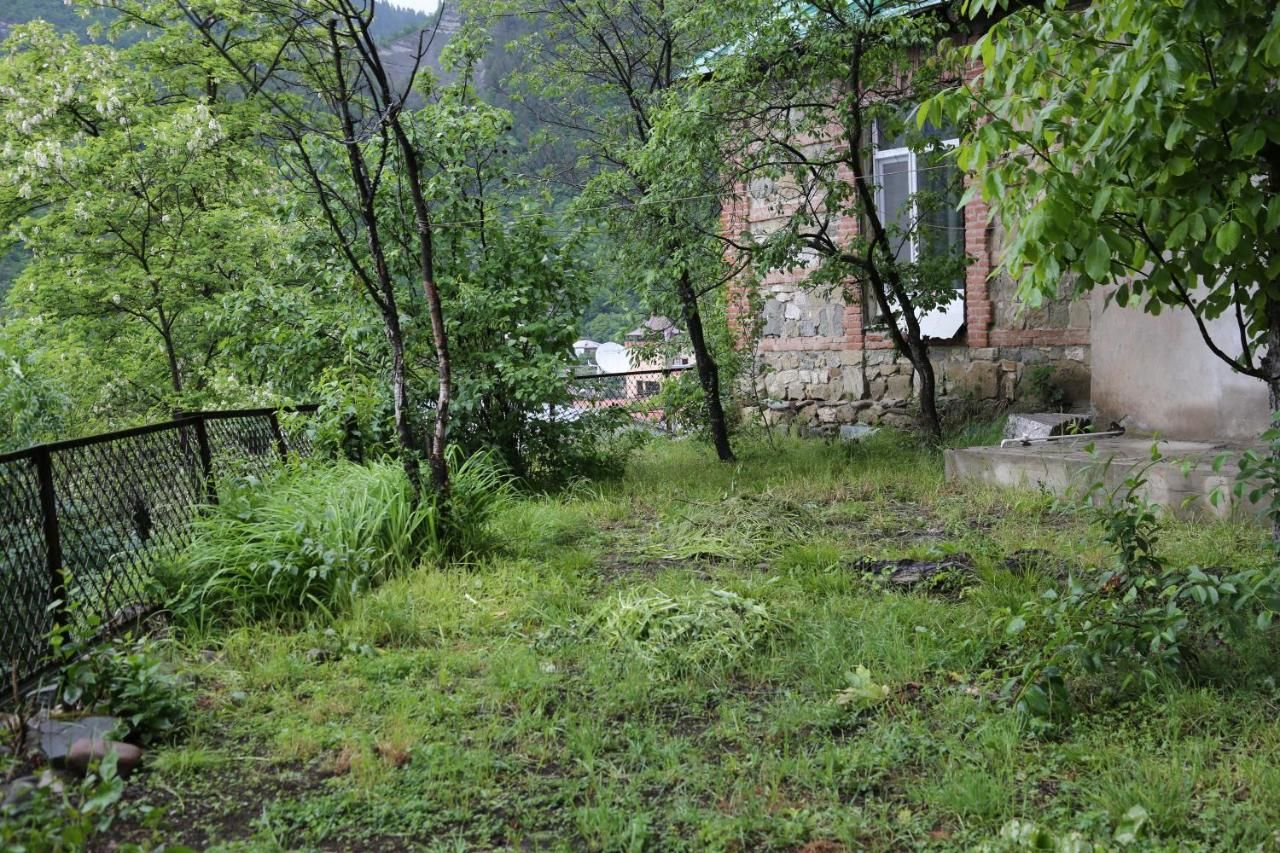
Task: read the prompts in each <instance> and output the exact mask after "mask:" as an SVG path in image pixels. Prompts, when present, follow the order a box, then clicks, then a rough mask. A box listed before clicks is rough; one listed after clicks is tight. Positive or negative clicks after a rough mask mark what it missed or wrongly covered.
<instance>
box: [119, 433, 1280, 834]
mask: <svg viewBox="0 0 1280 853" xmlns="http://www.w3.org/2000/svg"><path fill="white" fill-rule="evenodd" d="M741 457H742V459H741V462H740V463H739V464H737V465H733V466H726V465H721V464H719V463H717V462H715V461H714V459H713V458H712V456H711V455H710V453H709V452H708V451H707V450H706V449H705V448H703V447H701V446H699V445H696V444H692V443H657V444H654V445H652V446H650V447H649V448H647V449H645V450H643V451H641V452H640V453H639V454H638V455H637V456H636V457H635V459H634V461H633V463H632V464H631V465H630V467H629V469H628V472H627V474H626V476H625V478H624V479H623V480H621V481H618V482H614V483H605V484H593V483H584V484H582V485H581V486H579V487H577V488H573V489H570V490H568V491H567V492H566V493H564V494H561V495H558V496H555V497H551V498H542V499H524V500H520V501H518V502H516V503H514V504H513V505H511V506H510V507H508V508H506V509H505V510H503V512H502V514H501V515H500V517H499V519H498V521H497V523H496V524H495V527H494V530H493V536H494V539H493V548H492V550H491V551H490V552H489V553H488V554H487V555H486V556H484V557H483V558H479V559H477V560H476V561H475V562H473V563H472V564H469V565H465V566H455V567H451V568H448V569H443V570H436V569H431V568H421V569H418V570H416V571H413V572H411V573H409V574H407V575H404V576H402V577H400V578H398V579H396V580H394V581H392V582H390V583H388V584H386V585H385V586H383V587H381V588H380V589H378V590H376V591H374V592H372V593H370V594H368V595H366V596H363V597H361V598H360V599H359V600H358V601H357V602H356V604H355V606H354V608H353V610H352V611H351V612H350V613H348V614H345V615H344V616H342V617H340V618H338V619H336V620H334V621H324V620H320V619H317V620H316V623H315V624H314V626H313V627H311V628H308V629H306V630H302V631H297V632H282V631H281V630H280V629H278V628H273V627H270V626H266V625H260V626H257V627H252V628H247V629H241V630H238V631H235V632H232V633H218V634H214V635H211V636H209V637H207V638H203V640H201V641H192V642H191V643H190V644H189V645H188V648H189V651H188V652H187V653H186V657H185V659H184V661H183V667H184V668H185V669H187V670H189V671H190V673H191V675H192V677H193V678H194V679H195V683H196V688H197V693H198V707H199V709H200V710H199V711H198V713H197V715H196V719H195V721H194V728H193V731H192V733H191V735H190V736H189V737H188V738H186V739H185V740H184V741H183V742H182V743H181V744H180V745H177V746H173V747H167V748H163V749H157V750H153V751H152V752H151V753H150V755H149V756H148V767H149V769H148V770H147V771H146V772H145V773H143V774H140V775H139V776H138V777H137V778H136V779H135V780H134V781H133V782H131V783H130V785H129V787H128V790H127V793H126V799H125V802H124V803H123V804H122V806H121V807H120V814H119V817H118V818H117V821H116V824H115V826H114V827H113V828H112V829H111V830H110V831H109V832H108V833H107V834H106V836H104V839H103V841H102V843H103V844H104V845H106V844H108V843H114V842H118V841H121V840H132V841H137V842H141V843H156V842H162V841H163V842H170V843H176V842H181V843H185V844H188V845H191V846H193V847H197V848H204V847H207V846H219V847H221V848H223V849H274V848H290V849H294V848H304V849H306V848H316V849H343V850H357V849H358V850H381V849H400V848H427V849H488V848H508V847H513V848H552V849H575V850H577V849H610V850H615V849H625V850H641V849H661V850H668V849H738V850H756V849H801V850H809V851H829V850H838V849H844V848H854V849H856V848H864V847H867V848H873V849H901V848H915V847H922V846H934V847H937V848H954V847H962V846H963V847H969V846H974V845H981V844H983V843H987V842H990V843H991V844H992V845H993V846H994V848H995V849H1004V847H1006V846H1009V845H1010V842H1008V841H1006V840H1001V838H1000V834H1001V831H1002V829H1004V830H1005V831H1006V834H1007V833H1008V832H1009V824H1010V822H1011V821H1014V820H1021V821H1028V822H1034V823H1035V824H1036V825H1038V826H1039V827H1040V828H1042V829H1044V830H1046V831H1047V832H1049V833H1051V834H1056V835H1059V836H1065V835H1066V834H1067V833H1070V832H1079V833H1080V834H1081V835H1082V836H1083V838H1085V839H1086V840H1088V841H1092V842H1095V843H1098V844H1101V845H1104V846H1106V847H1108V848H1110V847H1114V846H1115V845H1116V844H1117V843H1118V842H1117V840H1116V837H1117V832H1120V833H1121V835H1123V834H1124V830H1125V829H1131V830H1132V829H1135V828H1136V837H1137V842H1136V844H1137V846H1138V847H1139V848H1141V847H1144V846H1152V847H1156V848H1176V847H1179V846H1186V847H1191V848H1198V847H1210V848H1223V849H1226V848H1229V849H1237V848H1240V847H1246V846H1248V847H1255V846H1262V847H1274V846H1275V845H1276V842H1277V828H1278V827H1280V719H1278V716H1277V700H1278V699H1280V694H1278V693H1277V690H1276V686H1275V684H1274V682H1273V681H1271V680H1269V679H1267V678H1266V677H1265V676H1266V674H1267V672H1268V671H1269V670H1273V669H1274V667H1273V666H1272V663H1271V662H1272V661H1273V660H1274V658H1273V657H1272V652H1273V650H1274V646H1273V644H1271V643H1270V641H1269V640H1267V639H1265V638H1264V640H1261V641H1259V643H1257V644H1255V645H1256V646H1257V648H1256V649H1255V651H1254V652H1253V653H1251V655H1252V656H1251V657H1249V658H1248V660H1246V661H1245V662H1243V663H1241V662H1240V661H1238V660H1237V661H1235V662H1234V663H1233V664H1232V666H1231V667H1230V669H1225V670H1224V669H1222V668H1216V669H1215V667H1214V666H1213V664H1212V662H1211V661H1209V660H1206V662H1205V664H1204V666H1203V667H1202V671H1199V672H1198V673H1197V674H1196V675H1195V676H1194V677H1190V676H1189V677H1187V678H1186V679H1183V680H1180V681H1174V680H1169V681H1167V682H1162V683H1160V684H1158V685H1157V686H1156V687H1155V688H1153V689H1152V690H1150V691H1147V692H1137V691H1136V690H1132V689H1130V690H1126V689H1124V688H1123V686H1122V685H1121V684H1120V682H1119V680H1118V679H1113V680H1107V679H1105V678H1097V679H1094V680H1089V681H1073V682H1072V683H1071V687H1072V691H1073V697H1074V698H1075V700H1076V713H1075V715H1074V716H1073V717H1072V718H1071V720H1069V721H1067V722H1064V723H1063V724H1061V725H1058V726H1056V727H1054V728H1052V729H1047V730H1041V729H1038V728H1036V727H1034V726H1031V725H1029V724H1028V721H1027V719H1026V718H1024V717H1022V716H1020V715H1019V714H1018V713H1017V712H1015V711H1013V710H1011V709H1010V708H1009V706H1008V704H1007V702H1006V701H1004V700H1003V699H1002V698H1001V697H1000V695H999V694H1000V691H1001V689H1002V687H1003V685H1004V683H1005V680H1006V679H1007V678H1008V677H1009V675H1010V674H1011V673H1010V671H1009V663H1008V660H1009V651H1010V645H1009V644H1010V643H1011V642H1012V640H1011V639H1010V638H1009V636H1008V635H1007V634H1006V630H1005V626H1006V624H1007V622H1008V619H1009V617H1010V614H1011V612H1012V611H1013V610H1015V609H1016V608H1018V607H1019V606H1020V605H1021V603H1022V602H1024V601H1026V600H1028V599H1032V598H1035V597H1036V596H1037V595H1038V594H1039V593H1040V592H1041V591H1042V590H1043V589H1045V588H1048V587H1050V586H1052V585H1054V584H1056V583H1060V582H1061V580H1062V578H1063V577H1065V575H1066V573H1067V572H1068V571H1070V570H1073V569H1074V570H1079V569H1086V568H1090V567H1095V566H1098V565H1101V564H1103V563H1105V562H1106V561H1107V560H1108V559H1109V552H1108V550H1107V548H1106V546H1105V545H1104V544H1103V543H1102V542H1101V540H1100V538H1099V536H1098V534H1097V532H1096V531H1095V530H1093V529H1091V528H1090V526H1089V523H1088V519H1087V518H1086V517H1084V516H1083V515H1080V514H1073V513H1070V512H1067V511H1065V510H1061V509H1057V508H1055V506H1054V503H1053V501H1052V500H1051V499H1049V498H1047V497H1046V496H1043V495H1039V494H1036V493H1031V492H1021V493H1018V492H997V491H986V490H979V489H973V488H969V487H966V488H963V489H961V488H958V487H955V486H948V485H945V484H944V483H943V479H942V473H941V471H942V463H941V458H940V457H939V456H938V455H937V454H933V453H926V452H922V451H919V450H916V449H914V448H912V447H909V446H907V445H906V444H904V443H903V442H902V441H900V440H895V439H893V438H891V437H890V438H878V439H876V440H873V441H871V442H868V443H866V444H865V445H860V446H856V447H843V446H838V445H833V444H826V443H820V442H803V443H802V442H784V443H781V444H779V445H778V446H776V447H771V446H770V445H768V444H766V443H764V442H759V443H752V444H746V445H744V446H743V447H742V448H741ZM1164 543H1165V547H1164V551H1165V552H1166V553H1167V554H1169V555H1171V558H1172V559H1174V560H1175V561H1178V562H1194V563H1199V564H1202V565H1212V566H1218V565H1245V564H1248V563H1250V562H1257V561H1259V560H1261V559H1264V558H1265V554H1266V551H1265V547H1264V546H1265V544H1266V543H1265V536H1264V534H1263V532H1262V531H1261V530H1260V529H1259V528H1257V527H1253V526H1248V525H1243V524H1239V525H1231V524H1208V523H1202V524H1177V525H1171V526H1170V527H1169V528H1167V529H1166V531H1165V533H1164ZM1029 549H1043V552H1040V553H1033V554H1032V555H1031V556H1032V557H1033V559H1024V560H1021V561H1018V560H1015V561H1014V564H1010V563H1008V562H1007V561H1008V557H1009V556H1010V555H1011V554H1014V553H1015V552H1019V551H1023V552H1027V551H1028V550H1029ZM958 553H963V554H967V555H969V556H970V557H971V558H972V560H973V564H974V570H973V576H972V578H971V579H969V580H968V581H966V582H963V583H954V584H950V585H946V586H943V587H940V588H934V589H930V590H921V589H914V590H910V591H902V590H898V589H894V588H891V587H890V585H888V584H886V583H884V582H881V581H877V580H876V579H875V578H869V577H867V576H866V575H864V574H863V573H862V572H861V571H858V570H857V568H856V567H855V565H854V564H855V562H856V561H857V560H858V559H859V558H863V557H867V558H894V559H897V558H903V557H921V558H936V557H939V556H943V555H949V554H958ZM1028 563H1031V565H1028ZM1018 641H1019V642H1027V641H1029V640H1028V639H1026V638H1025V635H1023V636H1022V637H1020V638H1018ZM860 666H861V667H865V668H866V671H867V672H868V673H869V675H870V679H871V681H872V683H873V684H874V685H882V686H883V687H885V688H887V699H885V700H884V701H881V702H877V703H873V704H870V705H869V707H864V708H862V709H861V710H859V709H858V705H857V703H856V702H855V703H854V704H853V705H841V704H839V703H837V702H836V698H837V695H838V694H839V693H840V691H842V690H844V689H845V688H848V687H849V686H850V682H849V680H848V677H847V675H846V674H847V673H849V672H851V671H856V670H857V668H858V667H860ZM1134 806H1141V807H1142V808H1143V809H1145V812H1146V818H1145V822H1143V821H1137V823H1140V824H1141V825H1140V826H1136V827H1135V826H1134V823H1135V821H1134V820H1132V819H1130V820H1128V821H1126V819H1125V815H1126V814H1127V813H1130V810H1131V809H1133V807H1134Z"/></svg>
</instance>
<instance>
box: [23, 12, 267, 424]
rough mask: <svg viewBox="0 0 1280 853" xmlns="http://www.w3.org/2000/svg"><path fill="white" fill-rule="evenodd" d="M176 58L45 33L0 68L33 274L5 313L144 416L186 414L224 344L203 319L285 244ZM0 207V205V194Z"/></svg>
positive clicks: (260, 167)
mask: <svg viewBox="0 0 1280 853" xmlns="http://www.w3.org/2000/svg"><path fill="white" fill-rule="evenodd" d="M174 48H175V45H174V44H173V43H172V42H168V43H166V42H139V43H136V44H134V45H133V46H131V47H129V48H126V49H124V50H116V49H114V48H112V47H109V46H105V45H82V44H80V43H79V42H78V41H76V40H75V39H74V38H73V37H71V36H69V35H65V34H60V33H57V32H55V31H54V30H53V28H52V27H51V26H49V25H48V24H45V23H35V24H31V25H28V26H26V27H22V28H19V29H18V30H17V31H15V33H14V34H13V36H11V37H10V39H9V40H8V41H7V42H6V46H5V52H4V54H3V56H2V57H0V98H3V99H4V104H5V107H6V114H5V118H6V121H5V122H4V125H3V127H2V128H0V140H2V146H0V173H2V174H3V177H4V181H3V183H4V184H5V185H6V186H7V187H8V188H9V190H8V195H7V198H6V200H7V202H8V203H7V204H3V205H0V210H3V211H4V214H5V220H6V221H4V222H3V223H2V224H4V225H6V226H8V227H9V228H11V229H12V232H13V234H14V235H15V236H16V237H17V238H18V239H20V240H21V242H22V244H23V245H24V247H25V248H26V249H27V250H29V251H30V252H32V254H33V260H32V261H31V263H30V264H29V265H28V266H27V267H26V268H25V270H24V271H23V273H22V275H21V276H20V277H19V279H18V280H17V282H16V287H15V288H14V289H13V292H12V294H11V296H10V299H9V302H10V305H11V307H13V308H14V309H15V310H17V311H19V312H21V313H24V314H27V315H41V316H44V317H46V318H47V319H49V320H52V321H56V322H55V323H51V324H50V329H51V333H52V334H54V335H57V334H59V333H60V332H64V331H71V330H72V329H74V330H75V331H76V332H77V333H79V334H84V335H88V336H91V337H92V338H93V339H95V340H96V341H97V342H98V344H99V345H100V346H102V347H103V348H104V349H105V348H107V347H110V348H112V349H114V350H115V351H116V355H117V365H118V366H124V365H128V366H129V369H127V370H125V371H123V372H122V374H123V378H125V379H126V380H127V381H128V382H129V384H130V385H131V387H132V389H133V390H134V391H135V392H136V394H137V395H138V396H139V397H140V398H141V400H142V401H144V402H145V404H146V405H148V406H151V407H158V408H161V409H168V408H172V407H173V406H176V405H181V404H183V403H184V402H190V401H192V400H193V399H198V398H199V394H200V392H201V391H202V389H203V388H204V387H205V386H206V385H207V383H208V381H209V379H210V377H211V376H212V374H213V372H214V370H215V369H216V361H217V358H218V356H219V352H220V348H221V344H222V339H221V336H220V335H219V334H218V332H217V330H216V328H215V326H214V324H212V323H210V316H211V313H212V312H213V311H214V310H215V309H216V306H217V304H218V302H219V300H220V299H221V297H222V296H223V295H225V294H226V293H228V292H231V291H233V290H237V289H241V288H245V287H249V286H252V285H253V284H255V283H257V282H259V281H260V280H261V279H262V277H263V276H264V274H266V273H267V271H268V269H269V268H270V267H276V269H275V270H274V274H275V275H277V276H282V275H283V271H282V270H281V269H280V268H279V267H278V265H277V264H276V259H277V258H278V257H280V256H281V255H282V254H283V253H279V254H278V249H279V247H280V246H281V245H282V244H284V243H286V242H287V238H286V237H287V235H285V234H284V230H283V229H282V227H280V225H279V222H278V220H277V219H276V218H275V217H274V216H273V215H272V210H271V207H272V205H274V204H276V203H278V201H279V190H280V187H279V185H278V182H275V181H274V180H273V177H272V170H271V169H270V168H269V166H268V164H267V163H266V162H265V161H264V160H263V159H262V158H261V157H260V156H258V155H256V154H255V153H254V152H253V151H252V150H251V149H250V148H249V147H248V146H247V145H246V141H247V139H248V136H249V133H248V131H247V130H246V128H247V127H249V126H251V124H252V122H253V116H252V114H251V113H247V112H246V110H245V109H244V107H243V105H240V104H228V103H225V102H222V101H219V100H218V99H217V97H216V95H214V94H212V93H211V92H210V90H209V89H208V88H207V85H206V84H207V78H205V77H204V76H203V75H201V74H198V73H196V74H192V73H191V71H190V70H189V69H185V68H183V67H182V66H181V65H180V64H179V62H177V61H175V60H177V59H178V58H177V57H176V56H173V55H172V54H170V55H168V56H166V55H165V53H166V51H167V50H173V49H174ZM0 192H2V191H0Z"/></svg>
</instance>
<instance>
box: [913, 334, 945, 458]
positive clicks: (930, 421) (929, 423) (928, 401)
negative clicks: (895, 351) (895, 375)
mask: <svg viewBox="0 0 1280 853" xmlns="http://www.w3.org/2000/svg"><path fill="white" fill-rule="evenodd" d="M913 345H914V342H913ZM908 358H909V359H910V360H911V366H912V367H914V368H915V369H916V373H917V374H919V375H920V420H921V423H922V424H923V426H924V429H925V432H927V433H928V434H929V438H930V439H931V440H932V441H933V442H934V443H935V444H936V443H938V442H940V441H942V419H941V418H940V417H938V397H937V389H938V379H937V377H936V376H935V375H934V373H933V362H932V361H930V360H929V351H928V349H925V348H922V351H916V352H913V353H911V354H910V355H909V356H908Z"/></svg>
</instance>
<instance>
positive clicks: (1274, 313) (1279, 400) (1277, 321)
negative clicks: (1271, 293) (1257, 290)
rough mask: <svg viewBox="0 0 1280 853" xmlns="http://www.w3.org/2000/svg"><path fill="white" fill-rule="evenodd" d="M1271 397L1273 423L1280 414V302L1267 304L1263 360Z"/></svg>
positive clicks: (1271, 301) (1270, 301)
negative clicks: (1265, 341)
mask: <svg viewBox="0 0 1280 853" xmlns="http://www.w3.org/2000/svg"><path fill="white" fill-rule="evenodd" d="M1262 369H1263V370H1264V371H1265V372H1266V376H1267V390H1268V391H1269V392H1270V395H1271V421H1272V424H1273V425H1274V424H1275V420H1276V416H1277V414H1280V302H1276V301H1274V300H1269V301H1268V302H1267V354H1266V355H1265V356H1264V357H1263V359H1262Z"/></svg>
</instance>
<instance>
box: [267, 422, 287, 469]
mask: <svg viewBox="0 0 1280 853" xmlns="http://www.w3.org/2000/svg"><path fill="white" fill-rule="evenodd" d="M268 418H269V419H270V421H271V435H272V436H273V437H274V438H275V440H276V452H277V453H279V454H280V458H281V459H287V458H289V445H288V443H287V442H285V440H284V430H282V429H280V418H279V416H278V414H277V413H276V412H275V411H274V410H273V411H272V412H271V414H270V415H268Z"/></svg>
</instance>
